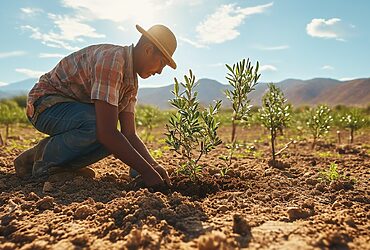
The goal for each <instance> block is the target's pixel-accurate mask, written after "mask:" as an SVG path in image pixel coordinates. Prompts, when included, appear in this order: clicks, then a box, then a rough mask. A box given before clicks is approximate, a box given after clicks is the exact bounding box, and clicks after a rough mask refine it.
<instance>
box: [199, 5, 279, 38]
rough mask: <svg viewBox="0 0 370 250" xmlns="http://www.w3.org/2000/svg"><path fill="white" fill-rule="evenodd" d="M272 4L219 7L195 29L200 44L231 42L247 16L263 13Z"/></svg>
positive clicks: (238, 33)
mask: <svg viewBox="0 0 370 250" xmlns="http://www.w3.org/2000/svg"><path fill="white" fill-rule="evenodd" d="M272 5H273V3H268V4H265V5H259V6H255V7H246V8H241V7H239V6H236V5H235V4H227V5H221V6H220V7H219V8H218V9H217V10H216V11H215V12H214V13H213V14H211V15H209V16H207V17H206V19H205V20H204V21H202V22H201V23H200V24H199V25H198V26H197V27H196V31H197V33H198V35H197V37H198V40H199V42H198V43H200V44H217V43H223V42H225V41H228V40H233V39H235V38H236V37H238V36H239V35H240V32H239V31H238V30H237V28H238V27H239V26H240V25H241V24H242V23H243V21H244V19H245V18H246V17H247V16H250V15H254V14H259V13H263V12H265V11H266V10H267V9H268V8H270V7H271V6H272Z"/></svg>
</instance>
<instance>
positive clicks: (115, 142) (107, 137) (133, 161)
mask: <svg viewBox="0 0 370 250" xmlns="http://www.w3.org/2000/svg"><path fill="white" fill-rule="evenodd" d="M95 112H96V126H97V139H98V140H99V142H100V143H101V144H103V145H104V146H105V147H106V148H107V149H108V151H109V152H111V153H112V154H114V155H115V156H116V157H117V158H119V159H120V160H121V161H122V162H124V163H126V164H127V165H129V166H130V167H133V168H134V169H135V170H137V171H138V172H139V173H140V174H141V175H142V177H143V179H144V181H145V183H146V184H147V185H148V186H153V185H157V184H162V183H163V179H162V178H161V176H160V175H159V173H158V172H157V171H156V170H154V168H153V167H152V166H151V165H150V164H149V163H148V162H147V161H146V160H145V158H143V157H142V156H141V154H139V153H138V152H137V151H136V150H135V148H134V147H133V146H132V145H131V144H130V142H129V141H128V139H127V138H126V137H125V136H124V135H123V134H122V133H120V132H119V131H118V129H117V122H118V110H117V107H115V106H113V105H110V104H109V103H106V102H104V101H100V100H96V101H95Z"/></svg>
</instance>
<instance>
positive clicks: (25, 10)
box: [21, 7, 44, 16]
mask: <svg viewBox="0 0 370 250" xmlns="http://www.w3.org/2000/svg"><path fill="white" fill-rule="evenodd" d="M21 11H22V12H23V13H25V14H26V15H29V16H34V15H37V14H38V13H42V12H44V11H43V10H42V9H39V8H30V7H27V8H21Z"/></svg>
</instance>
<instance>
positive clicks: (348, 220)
mask: <svg viewBox="0 0 370 250" xmlns="http://www.w3.org/2000/svg"><path fill="white" fill-rule="evenodd" d="M344 222H345V223H346V224H347V225H348V226H350V227H356V223H355V221H354V220H353V218H352V217H351V216H347V217H346V218H345V219H344Z"/></svg>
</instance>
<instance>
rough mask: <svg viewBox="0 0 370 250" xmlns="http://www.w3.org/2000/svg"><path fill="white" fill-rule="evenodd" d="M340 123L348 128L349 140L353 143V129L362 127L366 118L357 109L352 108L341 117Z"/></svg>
mask: <svg viewBox="0 0 370 250" xmlns="http://www.w3.org/2000/svg"><path fill="white" fill-rule="evenodd" d="M340 123H341V124H342V126H343V127H345V128H348V129H349V130H350V135H349V141H350V143H353V140H354V133H355V131H357V130H359V129H360V128H362V127H364V126H365V124H366V120H365V117H364V115H363V114H362V113H361V112H360V111H359V110H358V109H353V110H351V111H350V112H349V113H347V114H345V115H344V116H342V117H341V119H340Z"/></svg>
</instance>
